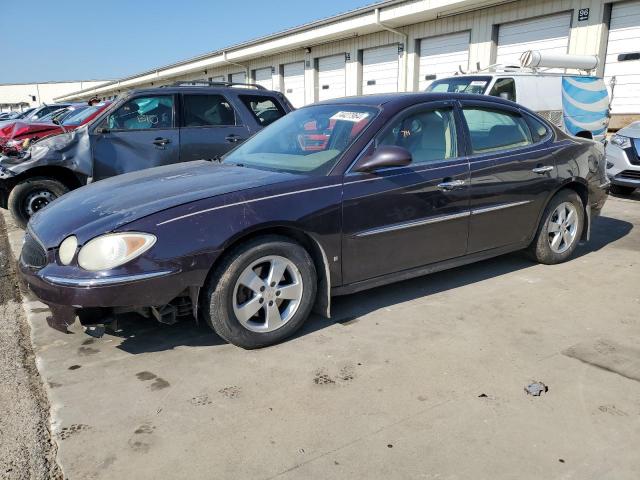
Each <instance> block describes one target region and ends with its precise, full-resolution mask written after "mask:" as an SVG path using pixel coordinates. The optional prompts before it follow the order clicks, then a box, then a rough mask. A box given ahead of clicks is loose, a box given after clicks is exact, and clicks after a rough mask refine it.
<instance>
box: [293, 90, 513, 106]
mask: <svg viewBox="0 0 640 480" xmlns="http://www.w3.org/2000/svg"><path fill="white" fill-rule="evenodd" d="M445 100H481V101H483V102H487V101H488V102H494V103H499V104H503V105H510V106H513V105H515V104H514V103H513V102H510V101H509V100H505V99H502V98H499V97H492V96H487V95H476V94H471V93H448V92H406V93H381V94H374V95H360V96H354V97H342V98H334V99H331V100H324V101H322V102H317V103H314V104H313V105H369V106H372V107H381V106H383V105H388V104H397V105H398V106H400V105H406V104H411V103H425V102H435V101H445ZM308 106H310V105H307V107H308ZM302 108H306V107H302Z"/></svg>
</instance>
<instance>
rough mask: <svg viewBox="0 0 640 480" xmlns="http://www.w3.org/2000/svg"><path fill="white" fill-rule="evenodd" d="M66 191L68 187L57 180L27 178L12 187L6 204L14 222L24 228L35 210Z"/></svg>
mask: <svg viewBox="0 0 640 480" xmlns="http://www.w3.org/2000/svg"><path fill="white" fill-rule="evenodd" d="M68 191H69V189H68V188H67V187H66V186H65V185H64V184H62V183H61V182H59V181H58V180H53V179H51V178H45V177H34V178H29V179H27V180H23V181H22V182H20V183H18V184H17V185H16V186H15V187H13V189H12V190H11V193H10V194H9V199H8V202H7V203H8V205H7V206H8V207H9V211H10V212H11V215H12V216H13V219H14V220H15V221H16V223H17V224H18V225H19V226H20V227H21V228H25V227H26V226H27V223H28V222H29V219H30V218H31V217H32V216H33V215H34V214H35V213H36V212H38V211H40V210H42V209H43V208H44V207H46V206H47V205H49V203H51V202H53V201H54V200H55V199H56V198H58V197H60V196H62V195H64V194H65V193H67V192H68Z"/></svg>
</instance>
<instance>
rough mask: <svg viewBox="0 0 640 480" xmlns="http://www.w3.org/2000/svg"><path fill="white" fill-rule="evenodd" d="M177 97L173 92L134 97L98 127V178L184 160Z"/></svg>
mask: <svg viewBox="0 0 640 480" xmlns="http://www.w3.org/2000/svg"><path fill="white" fill-rule="evenodd" d="M174 99H175V98H174V96H173V95H143V96H140V97H135V98H132V99H130V100H128V101H127V102H126V103H124V104H123V105H122V106H120V108H118V109H117V110H116V111H115V112H113V113H112V114H110V115H109V116H108V117H107V118H106V119H105V121H104V122H102V123H101V124H100V125H99V126H98V127H96V128H95V130H94V131H93V133H92V135H91V143H92V145H91V147H92V152H93V180H94V181H95V180H100V179H102V178H107V177H112V176H114V175H120V174H122V173H127V172H133V171H136V170H142V169H145V168H150V167H156V166H159V165H168V164H171V163H177V162H178V161H179V160H180V157H179V151H180V135H179V130H178V128H177V125H176V118H175V117H176V115H175V101H174Z"/></svg>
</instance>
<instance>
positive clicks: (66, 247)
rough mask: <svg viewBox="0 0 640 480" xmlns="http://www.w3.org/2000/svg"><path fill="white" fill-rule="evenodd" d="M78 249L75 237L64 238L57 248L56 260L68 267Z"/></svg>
mask: <svg viewBox="0 0 640 480" xmlns="http://www.w3.org/2000/svg"><path fill="white" fill-rule="evenodd" d="M77 249H78V239H77V238H76V237H75V235H71V236H70V237H67V238H65V239H64V240H63V241H62V243H61V244H60V246H59V247H58V258H59V259H60V263H62V264H63V265H69V264H70V263H71V260H73V256H74V255H75V254H76V250H77Z"/></svg>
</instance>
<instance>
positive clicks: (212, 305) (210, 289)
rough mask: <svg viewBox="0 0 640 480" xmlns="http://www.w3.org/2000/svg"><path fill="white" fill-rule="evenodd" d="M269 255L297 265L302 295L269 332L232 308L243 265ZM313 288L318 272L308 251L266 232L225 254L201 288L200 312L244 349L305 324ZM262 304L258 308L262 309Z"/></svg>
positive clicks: (276, 339) (272, 340)
mask: <svg viewBox="0 0 640 480" xmlns="http://www.w3.org/2000/svg"><path fill="white" fill-rule="evenodd" d="M272 255H277V256H281V257H284V258H286V259H288V260H289V261H291V262H292V263H293V264H294V265H295V267H296V268H297V269H298V272H299V274H300V275H301V279H302V284H303V285H304V287H303V292H302V298H301V300H300V302H299V304H298V307H297V309H296V310H295V313H293V316H292V317H291V318H290V319H289V320H288V321H287V322H286V323H285V324H284V325H283V326H282V327H280V328H278V329H276V330H273V331H270V332H255V331H252V330H250V329H249V328H247V327H245V326H244V325H242V324H241V323H240V321H239V320H238V318H237V316H236V314H235V312H234V308H233V302H234V301H235V299H234V293H235V292H234V290H235V287H236V282H237V281H238V279H239V278H240V275H241V274H242V273H243V272H244V271H245V269H247V268H248V267H249V266H250V265H251V264H252V263H254V262H256V261H258V260H260V259H262V258H263V257H267V256H272ZM316 291H317V274H316V269H315V265H314V263H313V260H312V259H311V257H310V256H309V253H308V252H307V251H306V250H305V249H304V248H303V247H302V246H301V245H300V244H298V243H296V242H294V241H292V240H290V239H288V238H286V237H281V236H276V235H269V236H264V237H259V238H256V239H253V240H250V241H248V242H247V243H244V244H242V245H240V246H238V247H236V248H234V249H233V250H232V251H230V252H229V253H228V254H227V255H226V257H225V258H224V259H223V260H222V262H221V263H220V265H218V266H217V268H216V269H215V270H214V271H213V272H212V274H211V275H210V278H209V280H208V281H207V284H206V285H205V287H204V288H203V290H202V295H201V297H200V298H201V300H200V312H201V315H202V318H203V319H204V321H205V322H206V323H207V324H208V325H209V326H210V327H211V328H212V329H213V330H214V331H215V332H216V333H217V334H218V335H219V336H220V337H222V338H223V339H225V340H226V341H228V342H229V343H232V344H234V345H236V346H238V347H242V348H246V349H253V348H260V347H265V346H268V345H273V344H275V343H278V342H280V341H282V340H284V339H285V338H287V337H289V336H291V335H292V334H293V333H294V332H296V331H297V330H298V329H299V328H300V327H301V326H302V325H303V324H304V322H305V321H306V320H307V318H308V316H309V314H310V313H311V309H312V307H313V304H314V302H315V298H316ZM262 308H263V307H260V309H259V310H258V312H262ZM264 308H265V309H266V304H265V307H264ZM265 311H266V310H265ZM260 314H261V313H258V315H260Z"/></svg>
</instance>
